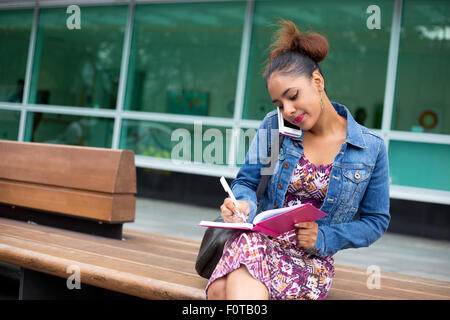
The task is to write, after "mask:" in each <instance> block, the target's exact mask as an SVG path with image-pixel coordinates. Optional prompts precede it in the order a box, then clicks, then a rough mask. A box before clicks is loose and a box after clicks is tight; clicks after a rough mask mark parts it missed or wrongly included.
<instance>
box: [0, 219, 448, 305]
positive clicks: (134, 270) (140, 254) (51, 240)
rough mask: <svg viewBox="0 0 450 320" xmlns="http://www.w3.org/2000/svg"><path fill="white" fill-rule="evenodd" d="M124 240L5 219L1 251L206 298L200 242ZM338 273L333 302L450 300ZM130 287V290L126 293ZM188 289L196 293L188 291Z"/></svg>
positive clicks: (431, 291)
mask: <svg viewBox="0 0 450 320" xmlns="http://www.w3.org/2000/svg"><path fill="white" fill-rule="evenodd" d="M125 238H126V240H124V241H120V240H113V239H106V238H99V237H95V236H91V235H81V234H78V233H76V232H72V231H66V230H58V229H54V228H51V227H45V226H38V225H28V224H26V223H23V222H19V221H12V220H8V219H0V244H4V245H7V246H10V248H9V249H10V250H9V251H8V252H3V253H1V250H3V249H2V248H1V246H0V260H3V261H5V259H6V262H9V263H13V262H11V261H15V264H17V263H22V266H24V267H28V268H30V269H33V266H34V269H33V270H36V271H41V272H45V273H50V274H53V275H56V276H62V277H67V275H66V274H63V273H62V271H58V272H59V273H58V272H56V271H55V268H56V269H57V267H56V266H60V264H61V263H62V262H61V261H60V260H61V259H63V260H64V259H66V260H70V261H71V263H75V264H78V263H81V264H83V270H84V271H83V272H84V273H83V272H82V277H85V278H86V277H87V280H88V281H90V282H86V283H89V284H93V285H97V286H100V287H103V288H107V289H110V290H116V291H119V292H123V293H128V294H133V295H137V296H141V297H144V298H148V297H152V298H155V297H156V298H174V297H179V296H182V295H183V294H182V292H184V294H187V292H190V291H189V290H194V291H193V292H190V293H189V294H188V295H190V296H191V297H193V296H192V294H193V295H194V296H195V297H197V298H200V299H203V298H204V288H205V286H206V283H207V280H206V279H202V278H200V277H199V276H197V275H196V273H195V271H194V268H193V266H194V263H195V258H196V254H197V252H198V247H199V245H200V243H199V242H197V241H193V240H185V239H182V238H176V237H168V236H164V235H157V234H148V233H145V232H142V231H135V230H127V231H126V233H125ZM13 247H14V248H16V249H20V250H22V251H21V252H22V254H25V255H30V254H31V253H30V252H32V253H35V254H39V255H43V256H38V258H36V256H23V257H20V254H15V255H14V257H13V258H11V257H8V255H11V250H12V248H13ZM5 250H6V249H5ZM20 250H19V251H20ZM23 250H28V251H23ZM45 255H47V256H45ZM43 257H44V258H43ZM8 259H9V260H8ZM33 259H38V261H40V262H39V264H38V265H36V260H33ZM42 259H44V260H42ZM46 263H47V264H46ZM96 268H103V269H101V270H102V271H98V272H100V273H101V275H102V276H103V277H104V279H103V280H102V281H100V282H96V280H95V279H92V278H95V277H96V275H97V273H96V272H97V271H96V270H98V269H96ZM335 269H336V276H335V278H334V280H333V283H332V287H331V290H330V294H329V295H328V297H327V298H328V299H421V300H422V299H444V300H448V299H450V282H447V281H440V280H435V279H426V278H421V277H415V276H407V275H399V274H395V273H389V272H381V282H380V283H381V288H380V289H372V290H370V289H368V288H367V285H366V281H367V275H366V272H365V269H361V268H357V267H349V266H343V265H335ZM58 270H60V269H58ZM61 270H62V269H61ZM52 272H53V273H52ZM117 273H120V279H121V281H124V282H125V283H118V282H117V279H118V277H119V276H117V277H115V276H113V275H114V274H117ZM58 274H59V275H58ZM111 277H112V278H111ZM136 277H137V278H136ZM139 277H140V278H139ZM138 278H139V279H141V280H139V281H142V279H143V278H145V279H146V278H151V279H152V280H155V281H162V282H163V284H164V285H161V286H159V284H160V283H159V282H157V283H158V284H154V283H153V284H151V285H150V287H147V286H146V285H145V286H144V285H140V286H139V285H138V287H136V284H135V281H137V279H138ZM97 280H98V279H97ZM110 280H111V281H110ZM127 283H129V284H130V286H131V287H130V288H126V287H127ZM170 283H174V285H175V287H177V286H183V287H177V288H178V289H180V290H181V291H177V290H178V289H177V290H175V291H174V292H172V291H170V290H171V289H170V287H171V285H170ZM116 287H117V288H116ZM115 288H116V289H115ZM186 288H191V289H189V290H188V291H183V290H184V289H186ZM158 290H162V291H161V292H163V294H162V295H159V293H158V292H160V291H158ZM145 291H148V292H150V293H148V294H146V293H145Z"/></svg>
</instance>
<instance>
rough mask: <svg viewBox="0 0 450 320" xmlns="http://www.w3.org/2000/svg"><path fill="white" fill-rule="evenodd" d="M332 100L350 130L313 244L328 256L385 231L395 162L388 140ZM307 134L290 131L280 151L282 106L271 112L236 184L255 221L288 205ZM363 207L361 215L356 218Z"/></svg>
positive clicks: (366, 243) (335, 165)
mask: <svg viewBox="0 0 450 320" xmlns="http://www.w3.org/2000/svg"><path fill="white" fill-rule="evenodd" d="M332 105H333V107H334V108H335V109H336V111H337V113H338V114H339V115H340V116H342V117H345V118H346V119H347V136H346V139H345V142H344V143H343V144H342V145H341V148H340V150H339V152H338V154H337V155H336V157H335V158H334V161H333V166H332V169H331V173H330V180H329V184H328V190H327V193H326V195H325V198H324V202H323V204H322V206H321V208H320V210H322V211H323V212H325V213H327V216H326V217H324V218H321V219H319V220H317V221H316V222H317V224H318V225H319V229H318V235H317V239H316V243H315V245H314V247H313V248H312V249H310V250H308V253H309V254H312V255H317V256H322V257H324V256H327V255H333V254H335V253H336V252H337V251H339V250H341V249H346V248H358V247H367V246H369V245H371V244H372V243H373V242H375V241H376V240H377V239H379V238H380V237H381V236H382V235H383V234H384V232H385V231H386V229H387V227H388V225H389V221H390V214H389V166H388V155H387V152H386V146H385V144H384V140H383V139H382V138H381V137H379V136H377V135H375V134H374V133H373V132H371V131H370V130H369V129H367V128H366V127H364V126H361V125H359V124H358V123H357V122H356V121H355V120H354V119H353V117H352V115H351V114H350V111H349V110H348V109H347V108H346V107H345V106H343V105H341V104H339V103H336V102H332ZM303 136H304V134H303V132H302V134H301V137H300V138H293V137H285V139H284V140H283V143H282V145H281V148H280V149H279V152H278V148H275V147H272V146H273V142H274V141H275V139H274V137H278V119H277V111H276V110H274V111H271V112H269V113H268V114H267V115H266V116H265V118H264V120H263V121H262V123H261V125H260V127H259V129H258V131H257V133H256V135H255V137H254V139H253V140H252V143H251V144H250V148H249V151H248V152H247V155H246V157H245V161H244V164H243V165H242V167H241V168H240V170H239V172H238V174H237V177H236V179H235V180H234V181H233V183H232V184H231V189H232V190H233V193H234V194H235V196H236V198H237V199H238V200H244V201H247V202H248V203H249V206H250V215H249V219H248V220H249V221H250V222H251V221H253V219H254V218H255V216H256V215H257V214H258V213H260V212H261V211H265V210H269V209H273V208H278V207H281V206H283V204H284V198H285V195H286V190H287V187H288V184H289V181H290V179H291V177H292V174H293V171H294V169H295V166H296V164H297V162H298V160H299V159H300V157H301V155H302V153H303V144H302V141H303ZM271 149H273V150H271ZM272 151H273V153H272ZM271 156H272V157H271ZM270 159H272V162H270ZM267 165H272V167H273V168H274V169H273V175H272V177H271V179H270V180H269V183H268V185H267V189H266V191H265V193H264V194H263V196H262V199H261V201H260V203H259V205H258V204H257V200H256V192H255V191H256V188H257V186H258V183H259V181H260V178H261V173H263V174H266V173H265V172H264V171H261V170H262V169H264V167H265V166H267ZM359 208H361V212H360V218H359V219H357V220H355V219H354V217H355V214H356V213H357V211H358V209H359Z"/></svg>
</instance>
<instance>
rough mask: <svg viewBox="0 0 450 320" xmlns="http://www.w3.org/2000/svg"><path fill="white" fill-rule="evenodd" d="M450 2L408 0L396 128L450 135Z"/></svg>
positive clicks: (401, 55)
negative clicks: (449, 76) (449, 78)
mask: <svg viewBox="0 0 450 320" xmlns="http://www.w3.org/2000/svg"><path fill="white" fill-rule="evenodd" d="M449 61H450V2H449V1H447V0H445V1H429V0H421V1H405V2H404V3H403V13H402V32H401V34H400V48H399V56H398V75H397V90H396V97H395V104H394V112H393V119H392V128H393V129H395V130H402V131H414V132H429V133H440V134H450V96H449V94H448V92H450V82H449V81H448V75H449V73H450V62H449Z"/></svg>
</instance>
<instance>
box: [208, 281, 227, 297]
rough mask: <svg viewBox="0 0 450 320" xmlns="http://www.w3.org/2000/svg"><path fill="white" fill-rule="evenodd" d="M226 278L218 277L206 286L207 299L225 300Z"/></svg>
mask: <svg viewBox="0 0 450 320" xmlns="http://www.w3.org/2000/svg"><path fill="white" fill-rule="evenodd" d="M226 288H227V280H226V278H225V277H223V278H219V279H217V280H215V281H214V282H213V283H211V284H210V285H209V287H208V291H207V297H208V300H225V299H226Z"/></svg>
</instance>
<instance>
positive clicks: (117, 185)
mask: <svg viewBox="0 0 450 320" xmlns="http://www.w3.org/2000/svg"><path fill="white" fill-rule="evenodd" d="M0 178H3V179H8V180H12V181H22V182H30V183H37V184H45V185H52V186H59V187H67V188H74V189H81V190H91V191H98V192H107V193H132V194H134V193H136V167H135V164H134V153H133V152H132V151H130V150H114V149H109V148H94V147H80V146H68V145H57V144H48V143H36V142H18V141H8V140H0Z"/></svg>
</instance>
